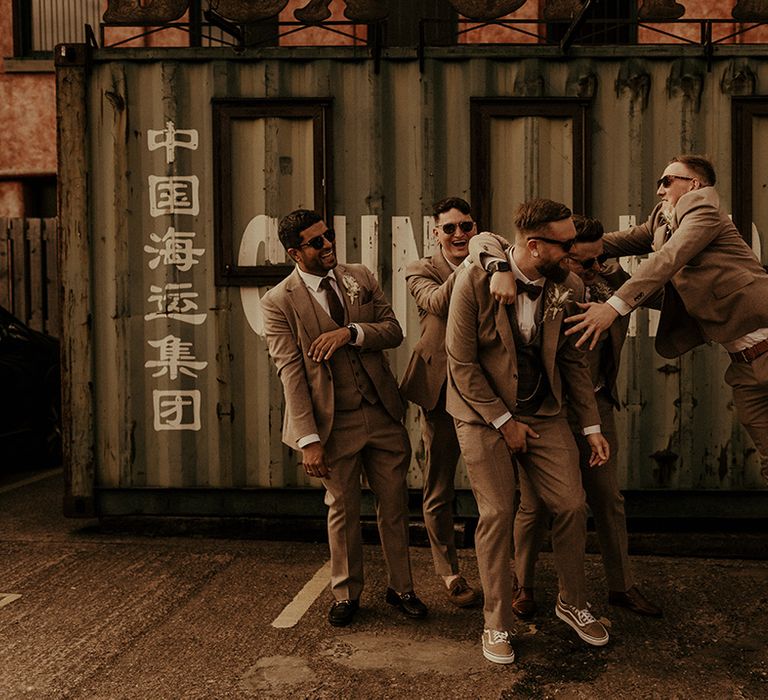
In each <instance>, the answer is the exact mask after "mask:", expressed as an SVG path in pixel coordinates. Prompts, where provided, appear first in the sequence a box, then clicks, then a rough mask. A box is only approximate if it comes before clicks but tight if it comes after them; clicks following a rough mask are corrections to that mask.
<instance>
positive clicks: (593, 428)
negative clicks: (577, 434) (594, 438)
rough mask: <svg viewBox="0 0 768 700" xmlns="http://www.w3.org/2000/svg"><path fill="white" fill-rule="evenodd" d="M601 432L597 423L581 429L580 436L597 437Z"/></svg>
mask: <svg viewBox="0 0 768 700" xmlns="http://www.w3.org/2000/svg"><path fill="white" fill-rule="evenodd" d="M601 432H602V431H601V430H600V424H599V423H598V424H597V425H588V426H587V427H586V428H582V429H581V434H582V435H599V434H600V433H601Z"/></svg>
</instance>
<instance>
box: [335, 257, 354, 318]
mask: <svg viewBox="0 0 768 700" xmlns="http://www.w3.org/2000/svg"><path fill="white" fill-rule="evenodd" d="M333 274H334V275H335V277H336V284H337V285H338V287H339V291H340V292H341V298H342V299H343V304H344V309H345V311H346V317H347V319H349V320H348V321H347V323H354V322H355V321H357V319H358V318H360V293H359V292H358V294H357V295H355V301H354V302H353V301H352V299H351V298H350V295H349V293H348V290H347V286H346V285H345V284H344V278H345V277H347V278H349V277H352V275H351V274H350V273H349V271H348V270H347V268H345V267H343V266H342V265H337V266H336V267H335V268H334V270H333ZM352 278H353V279H354V277H352ZM355 281H356V282H357V280H355ZM358 285H359V282H358Z"/></svg>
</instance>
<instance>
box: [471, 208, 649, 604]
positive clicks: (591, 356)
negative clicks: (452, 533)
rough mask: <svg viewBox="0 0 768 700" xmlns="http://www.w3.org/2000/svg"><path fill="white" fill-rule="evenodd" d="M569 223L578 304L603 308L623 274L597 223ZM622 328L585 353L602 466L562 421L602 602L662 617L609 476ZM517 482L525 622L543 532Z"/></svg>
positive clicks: (574, 425) (539, 506) (573, 419)
mask: <svg viewBox="0 0 768 700" xmlns="http://www.w3.org/2000/svg"><path fill="white" fill-rule="evenodd" d="M573 221H574V225H575V227H576V242H575V243H574V245H573V248H572V249H571V251H570V253H569V255H568V265H569V268H570V270H571V272H573V273H574V274H576V275H578V277H580V278H581V281H582V282H583V283H584V285H585V289H586V291H585V299H586V301H592V302H603V301H605V300H606V299H608V298H609V297H610V296H612V294H613V292H614V290H615V289H617V288H618V287H620V286H621V285H622V284H623V283H624V282H626V280H628V279H629V275H628V274H627V273H626V272H625V271H624V270H623V269H622V268H621V266H620V265H618V264H617V263H615V262H614V263H607V262H606V261H607V258H608V254H607V253H605V251H604V248H603V226H602V224H601V223H600V222H599V221H598V220H597V219H590V218H587V217H585V216H581V215H575V216H574V217H573ZM488 236H489V234H482V238H481V239H480V240H478V244H480V243H481V242H482V241H483V240H484V239H485V238H486V237H488ZM493 246H494V242H493V240H492V239H490V238H489V239H488V240H487V241H485V247H486V250H488V251H489V252H491V251H493V249H494V248H493ZM497 254H498V257H499V259H501V258H502V257H503V255H504V252H503V250H502V249H501V248H499V249H498V253H497ZM507 277H508V278H509V277H510V275H507ZM510 289H511V286H510ZM628 325H629V316H622V317H620V318H618V319H616V321H614V322H613V323H612V324H611V327H610V328H609V329H608V330H607V331H605V332H604V333H603V334H602V335H601V336H600V340H599V341H598V344H597V346H596V347H595V348H594V349H593V350H590V351H588V352H587V359H588V361H589V368H590V373H591V376H592V385H593V387H594V392H595V399H596V401H597V408H598V411H599V412H600V427H601V431H602V433H603V435H604V436H605V438H606V440H608V443H609V445H610V447H611V455H610V458H609V460H608V462H606V463H605V464H603V465H601V466H594V467H593V466H590V465H589V460H590V457H591V453H592V451H591V448H590V445H589V443H588V442H587V441H586V439H585V438H584V436H583V435H582V434H581V429H580V425H579V423H578V417H577V416H576V414H575V412H574V411H573V410H569V412H568V418H569V423H570V425H571V429H572V430H573V434H574V437H575V438H576V444H577V445H578V447H579V456H580V467H581V483H582V485H583V486H584V490H585V492H586V496H587V504H588V505H589V507H590V510H591V511H592V515H593V517H594V521H595V530H596V532H597V537H598V540H599V542H600V552H601V554H602V559H603V567H604V569H605V577H606V580H607V582H608V602H609V603H610V604H611V605H619V606H621V607H625V608H628V609H629V610H631V611H632V612H635V613H637V614H638V615H647V616H651V617H660V616H661V614H662V613H661V610H660V609H659V607H658V606H656V605H654V604H653V603H652V602H651V601H649V600H648V599H647V598H646V597H645V596H644V595H643V593H642V592H641V591H640V589H639V588H638V587H637V586H636V585H635V583H634V578H633V576H632V571H631V566H630V562H629V553H628V545H627V522H626V516H625V513H624V497H623V496H622V495H621V491H620V490H619V483H618V475H617V473H616V451H617V440H616V421H615V418H614V410H616V409H618V408H620V407H621V404H620V402H619V396H618V392H617V388H616V377H617V375H618V371H619V362H620V359H621V349H622V347H623V345H624V340H625V339H626V334H627V326H628ZM521 481H522V483H521V488H522V489H523V490H524V491H525V493H524V495H523V498H522V505H521V507H520V509H519V510H518V513H517V517H516V519H515V538H516V548H515V574H516V575H517V578H518V581H519V582H520V587H519V588H518V589H517V591H516V595H515V601H514V603H513V607H514V610H515V613H516V614H517V615H518V617H521V618H523V619H528V618H530V617H532V616H533V614H534V613H535V611H536V603H535V600H534V595H533V590H534V589H533V582H534V569H535V566H536V559H537V556H538V553H539V551H540V550H541V547H542V545H543V544H544V541H545V539H546V537H547V532H548V529H549V528H548V514H547V511H546V507H545V506H544V504H543V503H542V502H541V501H540V500H539V499H538V498H537V497H536V494H535V493H533V492H532V491H531V489H530V487H529V484H528V482H527V480H521ZM518 540H519V542H518Z"/></svg>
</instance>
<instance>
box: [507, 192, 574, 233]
mask: <svg viewBox="0 0 768 700" xmlns="http://www.w3.org/2000/svg"><path fill="white" fill-rule="evenodd" d="M570 217H571V210H570V209H569V208H568V207H566V206H565V204H562V203H560V202H553V201H552V200H551V199H530V200H528V201H527V202H523V203H522V204H521V205H520V206H519V207H518V208H517V211H516V212H515V219H514V223H515V226H517V230H518V231H520V233H521V234H522V235H523V236H525V235H527V234H535V233H537V232H538V231H541V230H542V229H543V228H546V227H547V226H549V224H551V223H552V222H553V221H563V219H569V218H570Z"/></svg>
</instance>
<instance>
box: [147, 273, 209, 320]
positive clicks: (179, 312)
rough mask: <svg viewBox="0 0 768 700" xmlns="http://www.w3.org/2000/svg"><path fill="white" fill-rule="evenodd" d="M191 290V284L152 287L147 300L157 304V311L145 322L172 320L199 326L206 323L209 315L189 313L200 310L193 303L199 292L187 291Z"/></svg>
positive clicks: (148, 316) (149, 315)
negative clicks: (160, 319)
mask: <svg viewBox="0 0 768 700" xmlns="http://www.w3.org/2000/svg"><path fill="white" fill-rule="evenodd" d="M191 288H192V283H191V282H183V283H180V284H175V283H171V284H166V285H165V286H164V287H158V286H156V285H154V284H153V285H151V286H150V288H149V290H150V292H152V293H151V294H150V296H149V297H148V298H147V301H149V302H155V303H156V304H157V311H155V312H153V313H150V314H145V315H144V320H145V321H152V320H154V319H156V318H172V319H174V320H176V321H183V322H184V323H191V324H193V325H195V326H199V325H200V324H201V323H203V322H204V321H205V319H206V316H207V315H208V314H205V313H203V314H192V313H189V312H190V311H194V310H195V309H197V308H198V306H197V304H196V303H195V302H194V301H192V300H193V299H197V297H198V294H197V292H189V291H186V290H188V289H191Z"/></svg>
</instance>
